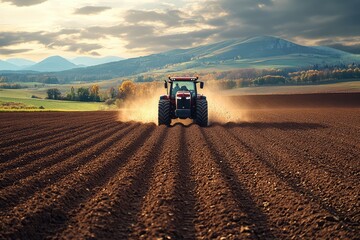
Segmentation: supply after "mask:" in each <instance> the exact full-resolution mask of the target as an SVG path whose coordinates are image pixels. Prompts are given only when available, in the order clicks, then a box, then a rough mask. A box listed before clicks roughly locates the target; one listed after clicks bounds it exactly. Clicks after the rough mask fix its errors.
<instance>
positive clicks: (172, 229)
mask: <svg viewBox="0 0 360 240" xmlns="http://www.w3.org/2000/svg"><path fill="white" fill-rule="evenodd" d="M117 119H118V113H115V112H90V113H89V112H87V113H1V114H0V121H1V123H0V134H1V135H0V136H1V139H0V213H1V215H0V219H1V223H0V238H1V239H8V238H22V239H29V238H33V239H39V238H56V239H58V238H74V239H83V238H96V239H102V238H107V239H124V238H133V239H139V238H142V237H143V238H146V239H149V238H150V239H153V238H156V237H159V238H164V239H183V238H186V239H193V238H205V239H208V238H219V239H238V238H241V239H258V238H259V239H264V238H267V239H287V238H293V237H295V238H297V239H304V238H305V239H309V238H312V239H326V238H328V239H334V238H340V239H355V238H356V237H359V233H360V227H359V222H360V200H359V193H360V160H359V159H360V140H359V139H360V109H359V108H333V109H331V108H312V109H311V108H309V109H300V108H297V109H276V110H253V111H249V112H248V119H249V120H248V121H247V122H239V123H227V124H220V123H212V124H211V125H210V126H209V127H207V128H200V127H198V126H197V125H194V124H190V125H184V124H181V123H176V124H175V125H174V126H172V127H169V128H167V127H164V126H160V127H158V126H156V125H155V124H152V123H135V122H119V121H118V120H117Z"/></svg>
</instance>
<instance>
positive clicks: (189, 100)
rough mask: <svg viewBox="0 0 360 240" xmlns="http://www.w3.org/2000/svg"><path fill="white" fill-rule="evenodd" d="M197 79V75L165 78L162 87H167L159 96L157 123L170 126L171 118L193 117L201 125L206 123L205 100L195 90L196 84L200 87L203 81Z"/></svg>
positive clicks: (206, 107) (206, 108)
mask: <svg viewBox="0 0 360 240" xmlns="http://www.w3.org/2000/svg"><path fill="white" fill-rule="evenodd" d="M198 79H199V78H198V77H169V79H168V80H165V83H164V87H165V88H166V89H167V91H166V93H167V94H166V95H162V96H160V100H159V109H158V123H159V125H166V126H170V124H171V120H172V119H177V118H180V119H187V118H190V119H193V121H194V122H195V123H196V124H198V125H199V126H201V127H206V126H207V125H208V104H207V100H206V97H205V96H204V95H202V94H199V93H198V91H197V84H199V85H200V88H201V89H202V88H203V87H204V82H201V81H198ZM169 85H170V86H169ZM169 89H170V92H169Z"/></svg>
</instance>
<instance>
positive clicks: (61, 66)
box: [25, 56, 78, 72]
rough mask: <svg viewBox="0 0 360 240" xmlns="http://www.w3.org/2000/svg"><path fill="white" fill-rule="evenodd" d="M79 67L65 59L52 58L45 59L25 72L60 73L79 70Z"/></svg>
mask: <svg viewBox="0 0 360 240" xmlns="http://www.w3.org/2000/svg"><path fill="white" fill-rule="evenodd" d="M77 67H78V66H77V65H75V64H73V63H71V62H69V61H68V60H66V59H65V58H63V57H60V56H51V57H48V58H45V59H44V60H42V61H41V62H39V63H36V64H34V65H32V66H30V67H27V68H25V70H32V71H38V72H58V71H64V70H69V69H73V68H77Z"/></svg>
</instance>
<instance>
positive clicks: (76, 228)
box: [56, 126, 166, 239]
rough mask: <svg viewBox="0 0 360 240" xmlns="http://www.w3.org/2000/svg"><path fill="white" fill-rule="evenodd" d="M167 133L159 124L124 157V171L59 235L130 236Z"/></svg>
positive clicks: (67, 236)
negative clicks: (134, 150) (139, 145)
mask: <svg viewBox="0 0 360 240" xmlns="http://www.w3.org/2000/svg"><path fill="white" fill-rule="evenodd" d="M165 135H166V128H165V127H164V126H162V127H159V128H157V129H156V130H155V132H154V133H153V134H152V135H151V136H149V138H148V139H147V141H145V142H144V144H142V145H141V147H140V148H138V150H137V151H136V152H135V153H133V155H132V157H130V156H128V157H127V158H123V161H124V163H123V166H122V168H121V171H118V173H117V174H116V175H115V176H114V177H113V178H112V179H111V180H110V181H109V182H108V184H106V186H104V187H103V188H102V190H101V191H99V192H98V193H97V194H96V195H94V196H93V197H92V198H91V199H89V200H88V201H87V203H86V204H85V206H83V207H82V208H81V209H79V212H78V213H77V214H76V215H75V216H74V218H73V219H72V220H70V221H69V224H68V228H67V229H66V230H65V231H64V232H63V233H62V234H61V235H60V236H57V237H56V238H95V239H112V238H118V239H123V238H127V237H128V235H129V234H130V233H131V227H132V226H133V225H134V224H135V221H136V216H137V214H138V212H139V210H140V207H141V201H142V199H143V197H144V196H145V195H146V193H147V191H148V190H149V180H150V178H151V176H152V174H153V170H154V165H155V163H156V161H157V160H158V158H159V153H160V151H161V149H162V146H161V144H162V143H163V141H164V137H165ZM144 140H145V139H144Z"/></svg>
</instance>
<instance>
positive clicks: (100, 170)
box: [0, 124, 155, 238]
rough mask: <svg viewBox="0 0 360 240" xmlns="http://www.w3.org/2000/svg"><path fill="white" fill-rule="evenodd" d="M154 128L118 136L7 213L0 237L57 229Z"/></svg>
mask: <svg viewBox="0 0 360 240" xmlns="http://www.w3.org/2000/svg"><path fill="white" fill-rule="evenodd" d="M154 129H155V125H154V124H143V125H141V126H140V127H139V128H137V129H136V130H135V131H134V132H131V133H130V134H129V135H127V136H126V137H125V138H121V139H118V140H117V141H120V144H119V145H117V146H116V147H114V148H112V149H110V150H109V151H108V152H105V153H103V154H101V155H100V156H98V157H96V158H95V159H94V160H93V161H91V162H88V163H87V164H85V165H83V166H82V168H81V169H80V170H78V171H75V172H73V173H72V174H70V175H69V176H68V177H67V178H64V179H63V181H61V182H56V183H55V184H54V185H52V186H50V187H48V188H46V189H44V191H43V192H41V193H39V194H35V195H34V196H33V197H32V198H31V199H29V200H28V201H27V202H25V203H23V204H20V205H18V206H16V207H15V208H14V209H13V210H12V211H10V212H7V213H6V216H4V217H3V219H4V221H3V222H1V223H0V224H1V225H0V226H1V227H0V233H3V234H2V236H1V235H0V237H1V238H24V237H25V238H29V237H30V238H45V237H46V238H49V237H51V235H54V234H56V233H58V232H59V231H61V229H63V228H64V227H65V226H66V224H67V222H68V220H69V219H71V216H72V214H73V213H74V212H77V211H79V210H81V209H83V207H84V204H85V203H86V202H87V201H88V199H89V198H90V197H91V196H92V195H95V194H96V193H97V192H102V190H101V189H102V187H103V186H104V185H105V184H106V183H107V182H108V181H109V179H111V178H112V177H113V176H114V175H116V173H118V172H119V170H118V169H119V168H121V167H122V166H123V165H124V161H126V159H127V158H129V157H130V156H131V154H132V153H133V152H134V151H136V150H137V149H138V146H139V145H142V144H143V143H144V141H145V140H146V138H145V137H146V136H147V135H149V134H151V133H152V132H153V131H154ZM40 203H41V204H40ZM37 206H39V207H37ZM76 233H78V231H76Z"/></svg>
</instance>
